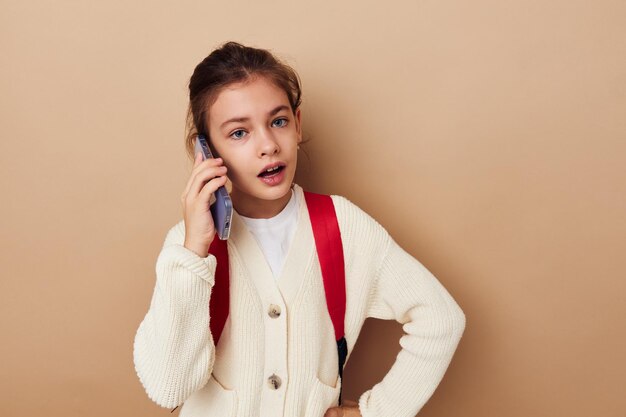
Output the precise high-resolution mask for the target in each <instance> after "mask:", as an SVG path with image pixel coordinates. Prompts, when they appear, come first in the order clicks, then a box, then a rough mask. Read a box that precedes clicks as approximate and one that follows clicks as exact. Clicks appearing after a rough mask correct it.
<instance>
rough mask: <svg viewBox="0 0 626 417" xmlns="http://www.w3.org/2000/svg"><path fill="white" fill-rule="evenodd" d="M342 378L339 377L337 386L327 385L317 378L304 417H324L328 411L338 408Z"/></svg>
mask: <svg viewBox="0 0 626 417" xmlns="http://www.w3.org/2000/svg"><path fill="white" fill-rule="evenodd" d="M340 388H341V378H340V377H339V376H337V381H336V383H335V386H334V387H332V386H330V385H326V384H325V383H323V382H322V381H320V380H319V378H317V377H315V380H314V382H313V387H312V389H311V394H310V395H309V399H308V400H307V405H306V411H305V413H304V417H323V416H324V414H325V413H326V410H328V409H329V408H332V407H336V406H337V402H338V400H339V389H340Z"/></svg>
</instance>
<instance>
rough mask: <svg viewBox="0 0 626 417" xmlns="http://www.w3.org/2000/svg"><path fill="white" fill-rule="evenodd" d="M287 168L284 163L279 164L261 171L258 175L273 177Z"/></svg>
mask: <svg viewBox="0 0 626 417" xmlns="http://www.w3.org/2000/svg"><path fill="white" fill-rule="evenodd" d="M284 169H285V166H284V165H277V166H274V167H271V168H268V169H266V170H265V171H261V173H260V174H259V175H258V176H259V177H261V178H265V177H271V176H273V175H277V174H280V173H281V172H282V171H283V170H284Z"/></svg>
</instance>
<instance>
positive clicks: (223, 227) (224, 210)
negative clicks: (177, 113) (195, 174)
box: [194, 135, 233, 240]
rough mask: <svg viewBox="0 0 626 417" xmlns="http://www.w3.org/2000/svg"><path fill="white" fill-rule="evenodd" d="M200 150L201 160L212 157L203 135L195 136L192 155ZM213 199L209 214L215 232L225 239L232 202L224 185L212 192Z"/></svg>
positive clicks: (228, 233) (230, 217)
mask: <svg viewBox="0 0 626 417" xmlns="http://www.w3.org/2000/svg"><path fill="white" fill-rule="evenodd" d="M198 152H202V160H203V161H204V160H205V159H208V158H213V154H211V150H210V149H209V143H208V141H207V140H206V137H205V136H203V135H198V136H196V146H195V151H194V155H197V154H198ZM214 195H215V201H214V202H213V204H211V207H210V209H211V215H212V216H213V224H214V225H215V232H216V233H217V236H218V237H219V238H220V239H221V240H226V239H228V237H229V236H230V223H231V220H232V218H233V202H232V201H231V199H230V196H229V195H228V191H226V187H224V186H223V185H222V186H220V187H219V188H218V189H217V191H215V193H214Z"/></svg>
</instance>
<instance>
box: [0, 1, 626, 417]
mask: <svg viewBox="0 0 626 417" xmlns="http://www.w3.org/2000/svg"><path fill="white" fill-rule="evenodd" d="M1 10H2V11H1V12H0V52H1V53H2V57H1V59H2V65H1V66H0V89H1V92H0V118H1V123H0V134H1V141H0V162H1V169H2V171H1V177H0V187H1V189H0V190H1V192H2V203H1V204H0V225H1V227H2V229H1V233H2V240H1V245H2V247H1V251H0V256H1V259H0V265H1V267H2V271H1V274H2V281H1V284H2V287H1V291H0V297H1V299H0V326H1V328H0V331H1V332H2V342H1V343H0V357H1V358H2V366H1V367H0V375H1V381H0V392H2V400H1V401H0V415H2V416H6V417H31V416H43V415H45V416H47V417H57V416H81V417H82V416H89V417H100V416H107V417H110V416H124V417H125V416H129V417H142V416H168V415H172V414H170V413H169V410H167V409H161V408H159V407H157V406H156V405H154V404H153V403H152V402H151V401H150V400H149V399H148V397H147V396H146V394H145V392H144V391H143V389H142V387H141V385H140V383H139V381H138V379H137V377H136V375H135V371H134V367H133V362H132V344H133V337H134V334H135V331H136V329H137V327H138V325H139V323H140V321H141V320H142V318H143V316H144V314H145V313H146V311H147V308H148V305H149V301H150V297H151V294H152V290H153V287H154V279H155V276H154V268H155V262H156V258H157V256H158V253H159V250H160V248H161V245H162V243H163V239H164V237H165V233H166V232H167V230H168V229H169V228H170V227H171V226H172V225H173V224H175V223H176V222H178V221H179V220H180V219H182V210H181V205H180V201H179V197H180V194H181V193H182V191H183V189H184V186H185V184H186V181H187V178H188V176H189V170H190V167H191V162H190V161H189V160H188V159H187V157H186V154H185V152H184V147H183V135H184V130H183V129H184V116H185V111H186V106H187V82H188V80H189V77H190V75H191V73H192V71H193V68H194V67H195V65H196V64H197V63H198V62H199V61H200V60H201V59H202V58H204V57H205V56H206V55H207V54H208V53H209V52H210V51H211V50H212V49H213V48H215V47H216V46H218V45H219V44H221V43H223V42H224V41H227V40H235V41H239V42H242V43H244V44H247V45H250V46H257V47H262V48H268V49H271V50H272V51H273V52H275V53H276V54H277V55H278V56H279V57H281V58H283V59H284V60H286V61H287V62H288V63H289V64H291V65H292V66H293V67H294V68H295V69H296V70H297V71H298V72H299V74H300V76H301V78H302V82H303V87H304V100H303V105H302V118H303V127H304V132H305V136H306V137H307V138H308V139H309V142H308V143H307V144H306V146H305V152H306V155H308V158H307V157H304V156H303V157H302V158H301V160H300V162H299V170H300V172H299V174H298V182H299V183H300V184H301V185H302V186H303V187H305V188H308V189H310V190H312V191H317V192H324V193H333V194H341V195H344V196H346V197H347V198H349V199H350V200H352V201H353V202H355V203H356V204H358V205H359V206H360V207H362V208H363V209H364V210H365V211H367V212H368V213H369V214H371V215H372V216H373V217H374V218H376V219H377V220H378V221H379V222H380V223H381V224H382V225H383V226H384V227H386V228H387V230H388V231H389V232H390V233H391V235H392V236H393V237H394V238H395V239H396V240H397V241H398V242H399V243H400V245H401V246H403V247H404V248H405V249H406V250H407V251H408V252H409V253H411V254H412V255H413V256H415V257H416V258H417V259H419V260H420V261H421V262H422V263H423V264H424V265H425V266H426V267H427V268H429V269H430V270H431V271H432V272H433V273H434V274H435V275H436V276H437V277H438V278H439V280H440V281H441V282H442V283H443V285H444V286H445V287H446V288H447V289H448V290H449V291H450V292H451V293H452V295H453V296H454V297H455V299H456V300H457V301H458V303H459V304H460V305H461V307H462V308H463V310H464V311H465V313H466V315H467V329H466V332H465V335H464V337H463V339H462V340H461V343H460V345H459V349H458V351H457V354H456V356H455V357H454V359H453V361H452V363H451V365H450V368H449V370H448V373H447V374H446V376H445V378H444V379H443V381H442V383H441V385H440V386H439V389H438V390H437V391H436V392H435V394H434V396H433V397H432V399H431V400H430V401H429V402H428V403H427V404H426V406H425V407H424V409H423V410H422V412H421V413H420V416H428V417H450V416H463V417H485V416H498V417H500V416H507V417H528V416H533V417H540V416H546V417H554V416H567V417H588V416H594V415H595V416H604V417H612V416H615V417H618V416H619V417H622V416H624V415H626V397H625V396H624V395H623V394H624V388H625V385H624V381H625V380H626V361H625V360H624V352H626V334H625V331H624V330H625V328H626V326H625V319H624V318H625V315H626V303H625V301H626V300H625V298H626V296H625V294H626V280H625V279H624V278H625V276H626V274H625V273H626V256H625V255H624V251H625V249H626V193H625V191H626V174H625V168H624V166H625V163H626V143H625V142H626V117H625V116H626V24H625V23H626V3H625V2H624V1H622V0H615V1H611V0H599V1H595V2H590V1H582V0H573V1H572V0H567V1H566V0H547V1H546V0H541V1H539V0H533V1H531V0H526V1H524V0H508V1H507V0H505V1H502V0H478V1H472V2H468V1H460V0H450V1H429V0H426V1H399V2H393V1H392V2H380V1H379V2H373V1H372V2H363V1H356V0H346V1H333V2H319V1H318V2H306V3H305V2H297V1H282V0H276V1H271V0H269V1H261V2H253V1H223V2H208V1H192V0H184V1H177V2H165V1H146V0H140V1H121V0H108V1H60V0H54V1H44V0H40V1H21V2H17V1H8V0H4V1H2V3H1ZM301 155H302V154H301ZM401 334H402V329H401V326H400V325H399V324H397V323H395V322H386V321H378V320H368V321H367V322H366V325H365V327H364V330H363V332H362V333H361V337H360V338H359V341H358V343H357V346H356V349H355V351H354V354H353V355H352V357H351V360H350V362H349V364H348V366H347V368H346V376H345V386H344V398H347V399H357V398H358V396H359V395H360V394H361V393H362V392H364V391H365V390H367V389H369V388H371V386H373V385H374V384H375V383H376V382H377V381H379V380H380V379H381V378H382V377H383V375H384V374H385V373H386V371H387V370H388V368H389V367H390V366H391V364H392V363H393V361H394V359H395V355H396V354H397V353H398V351H399V350H400V345H399V343H398V339H399V337H400V336H401ZM390 417H393V416H390Z"/></svg>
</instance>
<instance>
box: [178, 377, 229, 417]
mask: <svg viewBox="0 0 626 417" xmlns="http://www.w3.org/2000/svg"><path fill="white" fill-rule="evenodd" d="M236 415H237V393H236V391H234V390H229V389H226V388H224V387H223V386H222V384H220V383H219V382H218V381H217V379H215V377H214V376H213V374H211V377H210V378H209V381H208V382H207V383H206V385H205V386H204V387H202V388H200V389H199V390H198V391H196V392H194V393H193V394H192V395H191V397H189V398H188V399H187V401H185V404H184V405H183V408H182V410H181V411H180V417H205V416H220V417H235V416H236Z"/></svg>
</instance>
